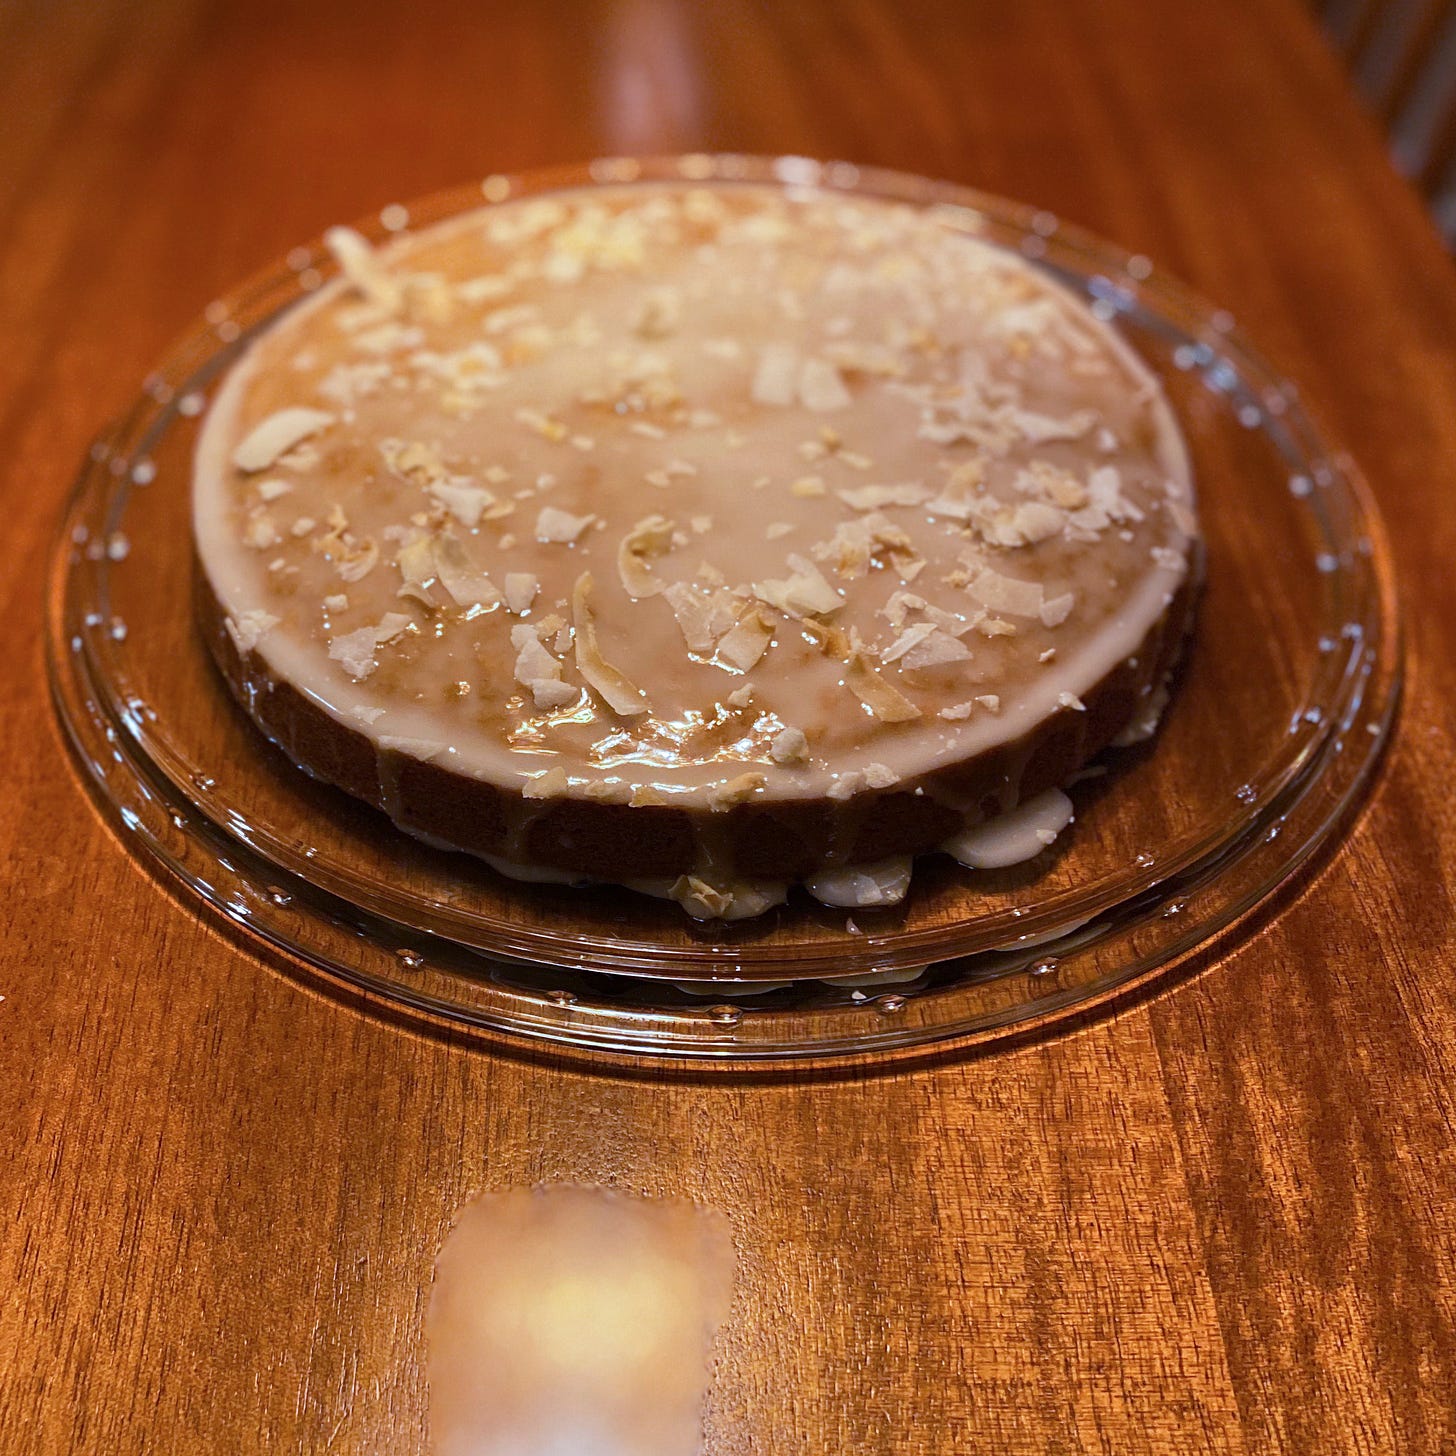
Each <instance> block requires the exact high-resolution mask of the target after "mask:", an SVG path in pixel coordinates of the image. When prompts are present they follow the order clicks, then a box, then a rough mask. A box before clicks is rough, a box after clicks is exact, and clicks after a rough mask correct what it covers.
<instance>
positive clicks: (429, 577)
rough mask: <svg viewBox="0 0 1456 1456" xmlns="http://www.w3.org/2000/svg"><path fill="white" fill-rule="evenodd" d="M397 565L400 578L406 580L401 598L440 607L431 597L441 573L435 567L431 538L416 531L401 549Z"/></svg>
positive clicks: (400, 590) (400, 591)
mask: <svg viewBox="0 0 1456 1456" xmlns="http://www.w3.org/2000/svg"><path fill="white" fill-rule="evenodd" d="M395 564H396V565H397V566H398V567H399V574H400V576H401V577H403V578H404V585H403V586H401V587H400V589H399V595H400V596H402V597H413V598H414V599H415V600H416V601H419V602H424V603H425V604H426V605H431V606H437V605H438V602H436V601H435V599H434V598H432V597H431V595H430V586H431V584H432V583H433V582H434V581H435V579H436V577H437V576H438V575H439V571H438V569H437V567H436V566H435V547H434V543H433V541H431V539H430V537H429V536H427V535H426V534H425V533H424V532H423V531H416V532H415V533H414V534H413V535H412V536H411V537H410V538H409V540H408V541H406V542H405V543H404V545H403V546H401V547H400V548H399V556H398V557H397V558H396V561H395Z"/></svg>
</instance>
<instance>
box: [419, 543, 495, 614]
mask: <svg viewBox="0 0 1456 1456" xmlns="http://www.w3.org/2000/svg"><path fill="white" fill-rule="evenodd" d="M434 556H435V572H436V575H438V576H439V578H440V585H441V586H443V587H444V588H445V590H446V591H447V592H449V593H450V595H451V597H453V598H454V600H455V603H456V605H457V606H461V607H495V606H499V605H500V601H501V594H500V590H499V589H498V588H497V587H496V585H495V583H494V582H493V581H491V579H490V578H489V577H488V576H487V575H486V574H485V573H484V572H483V571H481V570H479V569H478V568H477V567H475V566H473V565H472V564H471V562H470V559H469V558H468V557H467V556H466V554H465V547H464V546H463V545H462V544H461V543H460V541H459V540H457V539H456V538H455V537H454V536H437V537H436V538H435V547H434Z"/></svg>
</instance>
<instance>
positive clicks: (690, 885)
mask: <svg viewBox="0 0 1456 1456" xmlns="http://www.w3.org/2000/svg"><path fill="white" fill-rule="evenodd" d="M668 894H669V895H670V896H671V897H672V898H673V899H674V900H676V901H677V903H678V904H679V905H681V906H682V908H683V909H684V910H686V911H687V912H688V914H689V915H691V916H692V917H693V919H694V920H720V919H723V918H724V917H726V916H727V915H728V912H729V911H730V910H731V909H732V908H733V896H732V895H731V894H730V893H729V892H728V891H727V890H720V889H718V888H717V887H716V886H715V885H710V884H709V883H708V882H707V881H706V880H700V879H699V878H698V877H697V876H696V875H681V876H679V878H678V879H676V880H674V881H673V885H672V888H671V889H670V890H669V891H668Z"/></svg>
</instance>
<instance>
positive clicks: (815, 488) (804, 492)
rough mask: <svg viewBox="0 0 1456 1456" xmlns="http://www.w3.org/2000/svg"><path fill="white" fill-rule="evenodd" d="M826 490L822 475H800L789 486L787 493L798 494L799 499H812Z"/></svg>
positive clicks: (826, 492)
mask: <svg viewBox="0 0 1456 1456" xmlns="http://www.w3.org/2000/svg"><path fill="white" fill-rule="evenodd" d="M828 490H829V488H828V487H827V486H826V485H825V484H824V478H823V476H819V475H804V476H800V478H799V479H798V480H796V481H794V483H793V484H792V485H790V486H789V494H790V495H794V496H798V497H799V498H800V499H801V500H814V499H815V498H817V497H818V496H821V495H827V494H828Z"/></svg>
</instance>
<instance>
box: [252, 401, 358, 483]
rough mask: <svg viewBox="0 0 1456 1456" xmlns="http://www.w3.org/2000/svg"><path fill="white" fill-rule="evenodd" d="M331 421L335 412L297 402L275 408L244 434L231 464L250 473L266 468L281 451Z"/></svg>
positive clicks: (284, 450)
mask: <svg viewBox="0 0 1456 1456" xmlns="http://www.w3.org/2000/svg"><path fill="white" fill-rule="evenodd" d="M333 423H334V416H333V415H331V414H330V413H329V412H328V411H327V410H316V409H305V408H303V407H302V406H299V405H295V406H293V407H291V408H289V409H281V410H276V411H275V412H274V413H273V414H271V415H269V416H268V418H267V419H266V420H263V421H261V422H260V423H259V424H257V425H255V426H254V427H253V428H252V429H251V430H250V431H249V432H248V434H247V435H246V436H245V437H244V439H243V440H242V442H241V444H239V445H238V447H237V448H236V449H235V450H234V451H233V456H232V459H233V464H234V465H235V466H237V468H238V469H239V470H241V471H244V472H245V473H246V474H249V475H252V474H254V473H255V472H257V471H259V470H266V469H267V468H268V467H269V466H270V465H272V464H273V463H274V462H275V461H276V460H277V459H278V457H279V456H280V455H286V454H287V453H288V451H290V450H291V449H293V447H294V446H295V445H297V444H300V443H301V442H302V441H304V440H307V439H310V438H311V437H312V436H314V435H317V434H318V433H319V431H321V430H326V429H328V427H329V426H330V425H332V424H333Z"/></svg>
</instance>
